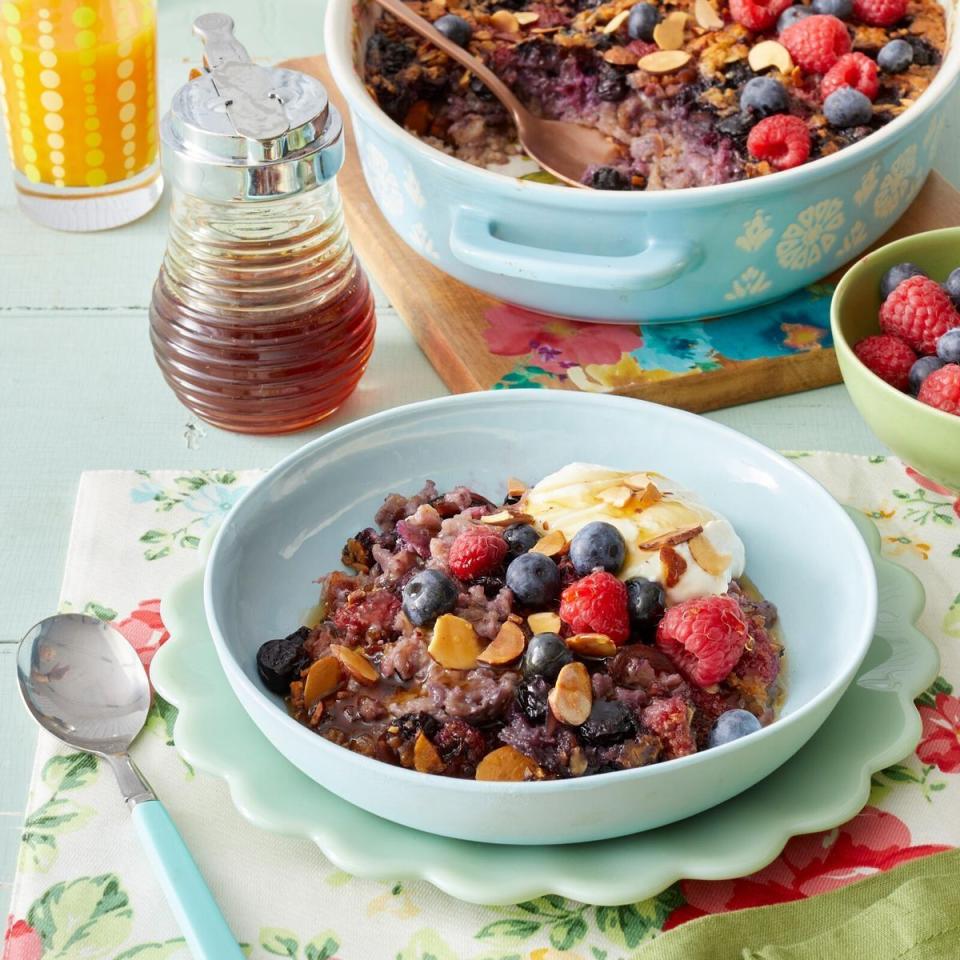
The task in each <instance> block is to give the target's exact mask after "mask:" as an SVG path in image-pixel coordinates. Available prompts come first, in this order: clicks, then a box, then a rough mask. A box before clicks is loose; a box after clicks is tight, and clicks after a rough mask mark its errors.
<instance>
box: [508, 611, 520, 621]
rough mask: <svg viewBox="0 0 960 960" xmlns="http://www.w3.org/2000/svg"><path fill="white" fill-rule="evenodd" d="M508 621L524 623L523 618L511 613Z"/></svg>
mask: <svg viewBox="0 0 960 960" xmlns="http://www.w3.org/2000/svg"><path fill="white" fill-rule="evenodd" d="M507 619H508V620H509V621H510V622H511V623H523V617H521V616H520V614H519V613H511V614H510V615H509V616H508V617H507Z"/></svg>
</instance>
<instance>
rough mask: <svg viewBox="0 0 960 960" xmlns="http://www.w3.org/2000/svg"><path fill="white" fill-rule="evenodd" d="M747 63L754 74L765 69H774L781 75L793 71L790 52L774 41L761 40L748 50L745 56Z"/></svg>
mask: <svg viewBox="0 0 960 960" xmlns="http://www.w3.org/2000/svg"><path fill="white" fill-rule="evenodd" d="M747 63H749V64H750V69H751V70H753V72H754V73H759V72H760V71H761V70H766V69H767V67H776V68H777V69H778V70H779V71H780V72H781V73H790V71H791V70H793V57H791V56H790V51H789V50H788V49H787V48H786V47H785V46H784V45H783V44H782V43H777V41H776V40H761V41H760V43H758V44H757V45H756V46H754V47H751V48H750V53H748V54H747Z"/></svg>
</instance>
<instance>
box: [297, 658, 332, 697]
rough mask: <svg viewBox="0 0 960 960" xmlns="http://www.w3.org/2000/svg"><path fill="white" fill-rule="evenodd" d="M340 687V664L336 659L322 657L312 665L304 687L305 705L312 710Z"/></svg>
mask: <svg viewBox="0 0 960 960" xmlns="http://www.w3.org/2000/svg"><path fill="white" fill-rule="evenodd" d="M339 686H340V664H339V663H338V662H337V658H336V657H321V658H320V659H319V660H317V661H315V662H314V663H312V664H311V665H310V669H309V670H308V671H307V679H306V682H305V683H304V685H303V705H304V706H305V707H306V708H307V710H312V709H313V708H314V707H315V706H316V705H317V704H318V703H319V702H320V701H321V700H323V698H324V697H329V696H330V694H331V693H333V692H334V690H336V689H337V687H339Z"/></svg>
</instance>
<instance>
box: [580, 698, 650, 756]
mask: <svg viewBox="0 0 960 960" xmlns="http://www.w3.org/2000/svg"><path fill="white" fill-rule="evenodd" d="M636 732H637V722H636V720H635V719H634V716H633V713H632V712H631V710H630V708H629V707H627V706H626V705H625V704H623V703H621V702H620V701H619V700H597V701H595V702H594V704H593V706H592V707H591V708H590V716H589V717H587V719H586V720H585V721H584V722H583V723H582V724H581V725H580V736H581V737H582V738H583V739H584V740H585V741H586V742H587V743H592V744H594V745H596V746H610V745H611V744H614V743H622V742H623V741H624V740H627V739H629V738H630V737H633V736H635V735H636Z"/></svg>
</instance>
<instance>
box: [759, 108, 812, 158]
mask: <svg viewBox="0 0 960 960" xmlns="http://www.w3.org/2000/svg"><path fill="white" fill-rule="evenodd" d="M747 150H749V151H750V155H751V156H752V157H755V158H756V159H757V160H768V161H769V162H770V165H771V166H772V167H773V168H774V169H776V170H789V169H790V168H791V167H799V166H800V164H801V163H804V162H805V161H806V159H807V157H809V156H810V132H809V131H808V130H807V125H806V123H804V121H803V120H801V119H800V118H799V117H794V116H791V115H790V114H786V113H778V114H776V115H775V116H772V117H765V118H764V119H763V120H761V121H760V122H759V123H758V124H756V125H755V126H754V128H753V129H752V130H751V131H750V135H749V136H748V137H747Z"/></svg>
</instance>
